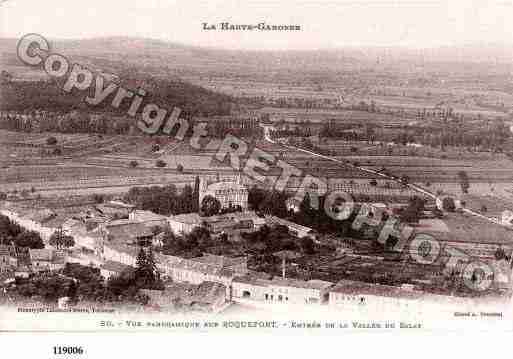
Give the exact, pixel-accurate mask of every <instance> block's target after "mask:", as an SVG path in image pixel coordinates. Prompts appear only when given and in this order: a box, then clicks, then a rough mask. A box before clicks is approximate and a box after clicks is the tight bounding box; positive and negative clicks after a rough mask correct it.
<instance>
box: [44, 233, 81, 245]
mask: <svg viewBox="0 0 513 359" xmlns="http://www.w3.org/2000/svg"><path fill="white" fill-rule="evenodd" d="M48 243H49V244H50V245H51V246H54V247H56V248H57V249H62V248H70V247H73V246H74V245H75V240H74V239H73V237H72V236H68V235H66V234H64V232H63V231H62V230H57V231H55V232H54V233H53V234H52V235H51V236H50V240H49V242H48Z"/></svg>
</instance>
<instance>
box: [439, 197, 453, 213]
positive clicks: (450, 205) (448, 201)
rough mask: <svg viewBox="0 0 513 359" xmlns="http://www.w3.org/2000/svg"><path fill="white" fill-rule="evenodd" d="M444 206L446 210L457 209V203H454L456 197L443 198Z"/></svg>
mask: <svg viewBox="0 0 513 359" xmlns="http://www.w3.org/2000/svg"><path fill="white" fill-rule="evenodd" d="M442 208H443V210H444V211H446V212H454V211H455V210H456V204H455V203H454V199H452V198H451V197H444V199H443V200H442Z"/></svg>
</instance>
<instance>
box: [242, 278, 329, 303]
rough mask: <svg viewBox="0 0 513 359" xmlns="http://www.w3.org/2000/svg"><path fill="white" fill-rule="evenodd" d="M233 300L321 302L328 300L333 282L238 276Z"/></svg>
mask: <svg viewBox="0 0 513 359" xmlns="http://www.w3.org/2000/svg"><path fill="white" fill-rule="evenodd" d="M232 285H233V298H234V300H237V299H239V300H240V299H241V300H252V301H257V302H266V303H283V304H287V303H289V304H322V303H326V302H327V301H328V297H329V288H330V287H331V286H332V285H333V283H330V282H325V281H322V280H309V281H302V280H295V279H283V278H273V279H272V280H269V279H260V278H249V277H240V278H235V279H234V280H233V284H232Z"/></svg>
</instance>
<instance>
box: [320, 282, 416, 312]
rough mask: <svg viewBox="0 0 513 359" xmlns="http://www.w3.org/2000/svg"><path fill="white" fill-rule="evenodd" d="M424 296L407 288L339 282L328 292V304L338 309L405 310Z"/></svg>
mask: <svg viewBox="0 0 513 359" xmlns="http://www.w3.org/2000/svg"><path fill="white" fill-rule="evenodd" d="M423 296H424V293H422V292H418V291H415V290H413V289H412V288H408V287H394V286H389V285H381V284H375V283H366V282H358V281H351V280H341V281H340V282H338V283H337V285H336V286H335V287H333V288H332V289H331V290H330V292H329V304H330V305H332V306H335V307H339V308H348V309H356V308H363V307H368V308H369V307H370V308H372V309H378V310H384V311H386V310H397V309H400V308H403V309H404V308H407V307H409V306H411V305H412V303H414V302H415V301H418V300H419V299H421V298H422V297H423Z"/></svg>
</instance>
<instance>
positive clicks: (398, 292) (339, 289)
mask: <svg viewBox="0 0 513 359" xmlns="http://www.w3.org/2000/svg"><path fill="white" fill-rule="evenodd" d="M330 292H334V293H343V294H349V295H375V296H380V297H393V298H406V299H417V298H421V297H423V296H424V294H423V293H422V292H418V291H414V290H407V289H404V288H400V287H394V286H389V285H381V284H374V283H366V282H359V281H352V280H341V281H340V282H338V283H337V284H336V286H335V287H333V288H332V289H331V291H330Z"/></svg>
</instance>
